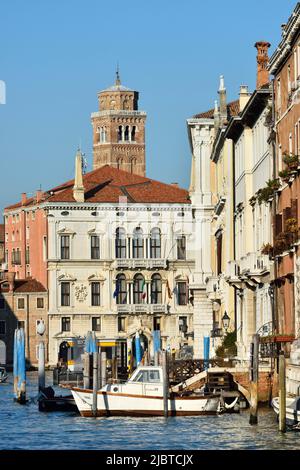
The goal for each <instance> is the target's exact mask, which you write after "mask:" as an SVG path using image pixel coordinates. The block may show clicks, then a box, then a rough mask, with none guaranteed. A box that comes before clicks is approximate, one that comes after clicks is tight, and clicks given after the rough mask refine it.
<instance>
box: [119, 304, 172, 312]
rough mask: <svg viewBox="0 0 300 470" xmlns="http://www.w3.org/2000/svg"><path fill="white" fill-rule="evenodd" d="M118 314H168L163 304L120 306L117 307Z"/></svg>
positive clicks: (166, 307)
mask: <svg viewBox="0 0 300 470" xmlns="http://www.w3.org/2000/svg"><path fill="white" fill-rule="evenodd" d="M117 311H118V313H126V314H138V313H141V314H142V313H147V314H153V313H154V314H155V313H168V312H169V309H168V305H165V304H124V305H123V304H120V305H117Z"/></svg>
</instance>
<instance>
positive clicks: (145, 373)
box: [71, 366, 221, 416]
mask: <svg viewBox="0 0 300 470" xmlns="http://www.w3.org/2000/svg"><path fill="white" fill-rule="evenodd" d="M71 391H72V394H73V397H74V399H75V402H76V405H77V407H78V410H79V412H80V414H81V415H82V416H94V414H93V410H92V403H93V391H92V390H89V389H82V388H77V387H72V388H71ZM220 410H221V397H220V395H216V394H210V395H205V394H196V393H192V394H190V395H182V396H181V395H180V394H175V393H171V394H170V396H169V399H168V414H169V415H170V416H175V415H177V416H192V415H201V414H217V413H218V412H219V411H220ZM96 415H97V416H163V415H164V400H163V371H162V367H160V366H141V367H138V368H137V369H136V371H135V372H134V373H133V375H132V376H131V377H130V379H129V380H128V381H127V382H125V383H115V384H107V385H105V386H104V387H102V388H101V389H100V390H98V392H97V412H96Z"/></svg>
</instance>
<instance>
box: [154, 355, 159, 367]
mask: <svg viewBox="0 0 300 470" xmlns="http://www.w3.org/2000/svg"><path fill="white" fill-rule="evenodd" d="M154 365H155V366H158V351H155V352H154Z"/></svg>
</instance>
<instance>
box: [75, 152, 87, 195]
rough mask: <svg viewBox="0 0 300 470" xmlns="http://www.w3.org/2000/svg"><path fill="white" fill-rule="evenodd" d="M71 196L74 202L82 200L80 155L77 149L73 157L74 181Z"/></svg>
mask: <svg viewBox="0 0 300 470" xmlns="http://www.w3.org/2000/svg"><path fill="white" fill-rule="evenodd" d="M73 197H74V199H75V201H76V202H84V187H83V178H82V156H81V152H80V150H79V149H78V150H77V153H76V157H75V182H74V186H73Z"/></svg>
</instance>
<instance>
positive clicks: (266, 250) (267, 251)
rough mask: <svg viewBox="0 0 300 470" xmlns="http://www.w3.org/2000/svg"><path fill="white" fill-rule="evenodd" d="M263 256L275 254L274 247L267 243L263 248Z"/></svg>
mask: <svg viewBox="0 0 300 470" xmlns="http://www.w3.org/2000/svg"><path fill="white" fill-rule="evenodd" d="M261 254H262V255H269V256H270V255H272V254H273V247H272V245H271V244H270V243H265V244H264V245H263V246H262V249H261Z"/></svg>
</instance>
